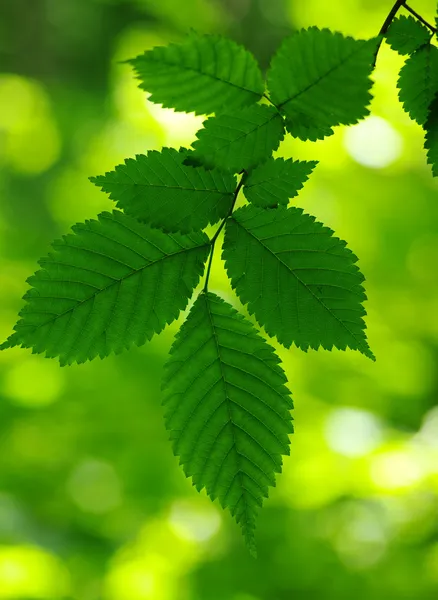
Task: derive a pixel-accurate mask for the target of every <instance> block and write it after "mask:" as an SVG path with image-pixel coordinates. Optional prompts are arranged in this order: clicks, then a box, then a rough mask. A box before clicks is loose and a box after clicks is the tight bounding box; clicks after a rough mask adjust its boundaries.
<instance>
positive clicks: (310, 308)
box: [223, 206, 374, 358]
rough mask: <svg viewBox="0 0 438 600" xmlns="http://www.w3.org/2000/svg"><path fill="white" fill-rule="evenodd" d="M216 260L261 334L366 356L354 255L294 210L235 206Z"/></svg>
mask: <svg viewBox="0 0 438 600" xmlns="http://www.w3.org/2000/svg"><path fill="white" fill-rule="evenodd" d="M223 258H224V260H225V266H226V269H227V272H228V276H229V277H230V279H231V284H232V286H233V288H234V289H235V290H236V293H237V295H238V296H239V298H240V299H241V301H242V302H243V303H244V304H248V310H249V312H250V313H251V314H254V315H255V317H256V319H257V321H258V322H259V324H260V325H261V326H264V327H265V329H266V331H267V333H268V334H269V335H271V336H276V337H277V339H278V341H279V342H280V343H281V344H283V345H284V346H286V348H289V347H290V346H291V344H292V343H295V344H296V346H297V347H298V348H301V349H302V350H305V351H306V350H308V348H314V349H315V350H316V349H318V348H319V347H320V346H322V347H323V348H325V349H327V350H331V349H332V347H333V346H335V347H336V348H339V349H341V350H345V349H346V348H347V347H348V348H352V349H353V350H360V351H361V352H362V353H363V354H365V355H366V356H368V357H370V358H374V356H373V354H372V352H371V351H370V349H369V347H368V344H367V341H366V337H365V333H364V329H365V323H364V321H363V319H362V317H363V316H364V315H365V314H366V313H365V309H364V308H363V307H362V304H361V303H362V302H363V301H364V300H365V299H366V296H365V292H364V289H363V287H362V282H363V280H364V277H363V275H362V274H361V273H360V271H359V269H358V268H357V266H356V265H355V263H356V261H357V258H356V256H355V255H354V254H353V253H352V252H351V251H350V250H348V249H347V248H346V244H345V242H343V241H341V240H339V239H338V238H336V237H333V232H332V231H331V230H330V229H328V228H327V227H324V226H323V225H322V224H321V223H318V222H317V221H315V219H314V217H311V216H309V215H306V214H303V211H302V210H301V209H298V208H288V209H286V208H283V207H279V208H275V209H262V208H258V207H255V206H245V207H243V208H240V209H239V210H237V211H236V212H235V213H233V216H232V217H231V218H230V219H228V221H227V227H226V231H225V241H224V250H223Z"/></svg>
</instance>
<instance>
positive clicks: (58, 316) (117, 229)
mask: <svg viewBox="0 0 438 600" xmlns="http://www.w3.org/2000/svg"><path fill="white" fill-rule="evenodd" d="M72 229H73V232H74V233H73V234H69V235H66V236H64V237H63V238H62V240H59V241H56V242H55V243H54V244H53V249H54V252H53V253H52V254H49V256H48V257H47V258H44V259H42V260H41V261H40V265H41V267H42V269H41V270H40V271H37V272H36V273H35V275H33V276H32V277H30V278H29V280H28V281H29V283H30V285H31V286H32V287H31V289H30V290H29V291H28V292H27V294H26V295H25V296H24V299H25V300H26V305H25V306H24V308H23V309H22V311H21V312H20V317H21V320H20V321H18V323H17V325H16V326H15V333H14V334H13V335H12V336H11V337H10V338H9V340H7V341H6V342H5V343H4V344H3V345H2V347H1V349H3V350H4V349H6V348H10V347H12V346H22V347H24V348H32V349H33V352H34V353H43V352H45V353H46V356H47V357H50V358H53V357H55V356H59V358H60V362H61V364H62V365H66V364H72V363H73V362H77V363H82V362H85V361H86V360H91V359H93V358H95V357H97V356H100V357H101V358H103V357H105V356H108V355H109V354H110V353H111V352H116V353H119V352H121V351H122V350H124V349H125V348H128V347H129V346H131V345H132V344H137V345H138V346H140V345H142V344H144V343H145V342H146V341H147V340H149V339H150V338H151V337H152V336H153V334H154V333H159V332H160V331H161V330H162V329H163V328H164V327H165V325H166V324H167V323H171V322H172V321H173V320H174V319H176V318H177V317H178V315H179V312H180V311H181V310H183V309H184V308H185V307H186V306H187V302H188V300H189V298H190V296H191V295H192V293H193V290H194V288H195V287H196V285H197V283H198V281H199V278H200V276H201V274H202V272H203V270H204V263H205V261H206V259H207V256H208V253H209V248H210V245H209V240H208V238H207V236H206V235H205V234H203V233H196V234H192V235H187V236H183V235H181V234H177V233H175V234H173V235H166V234H165V233H163V232H162V231H160V230H159V229H152V228H151V227H149V226H147V225H143V224H141V223H139V222H138V221H136V220H134V219H132V218H131V217H128V216H126V215H124V214H123V213H121V212H119V211H115V212H113V213H102V214H101V215H99V220H98V221H94V220H93V221H86V222H85V223H79V224H77V225H75V226H74V227H73V228H72Z"/></svg>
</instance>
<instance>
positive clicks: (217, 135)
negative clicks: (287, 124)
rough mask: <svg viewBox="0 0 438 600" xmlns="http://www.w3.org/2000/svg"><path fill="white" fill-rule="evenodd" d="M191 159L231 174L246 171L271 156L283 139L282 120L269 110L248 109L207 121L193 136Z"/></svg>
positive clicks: (265, 107)
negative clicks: (194, 138) (194, 139)
mask: <svg viewBox="0 0 438 600" xmlns="http://www.w3.org/2000/svg"><path fill="white" fill-rule="evenodd" d="M196 135H197V137H198V139H197V141H196V142H194V143H193V148H194V153H193V157H194V158H195V159H198V160H199V161H201V162H202V163H203V164H205V165H206V166H207V167H214V166H217V167H220V168H222V169H228V170H230V171H233V172H240V171H242V170H243V169H250V168H252V167H254V166H256V165H257V164H259V163H260V162H262V161H263V160H265V159H266V158H267V157H268V156H270V155H271V154H272V152H273V151H274V150H276V149H277V148H278V146H279V144H280V142H281V140H282V139H283V136H284V127H283V119H282V118H281V116H280V114H279V113H278V111H277V110H276V109H275V108H273V107H272V106H265V105H262V104H259V105H256V106H250V107H249V108H245V109H243V110H240V111H237V112H236V113H231V112H230V113H226V114H223V115H219V116H218V117H211V118H210V119H207V121H206V122H205V123H204V127H203V128H202V129H200V130H199V131H198V133H197V134H196Z"/></svg>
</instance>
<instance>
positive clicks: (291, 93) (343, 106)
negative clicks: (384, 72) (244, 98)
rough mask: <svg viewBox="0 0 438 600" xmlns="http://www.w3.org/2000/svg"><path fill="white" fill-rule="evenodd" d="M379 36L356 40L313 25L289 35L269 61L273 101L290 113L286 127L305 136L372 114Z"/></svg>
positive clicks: (323, 133) (313, 137) (321, 133)
mask: <svg viewBox="0 0 438 600" xmlns="http://www.w3.org/2000/svg"><path fill="white" fill-rule="evenodd" d="M376 48H377V40H376V39H372V40H368V41H364V40H355V39H353V38H351V37H345V36H343V35H342V34H341V33H337V32H336V33H334V32H332V31H330V30H329V29H322V30H320V29H318V28H317V27H310V28H309V29H304V30H301V31H299V32H297V33H294V34H293V35H291V36H290V37H288V38H287V39H286V40H285V41H284V42H283V44H282V45H281V47H280V49H279V50H278V52H277V53H276V55H275V56H274V58H273V59H272V62H271V67H270V69H269V72H268V88H269V91H270V95H271V100H272V101H273V102H274V103H275V104H276V106H277V107H278V108H279V109H280V110H281V111H282V112H283V113H284V114H285V115H286V118H287V120H286V128H287V130H288V131H289V132H290V133H291V134H292V135H294V136H296V137H299V138H301V139H303V140H306V139H310V140H317V139H321V138H323V137H325V136H327V135H331V134H332V133H333V130H332V127H334V126H335V125H341V124H343V125H352V124H353V123H357V121H359V120H360V119H363V118H364V117H365V116H366V115H368V114H369V110H368V105H369V103H370V100H371V94H370V88H371V85H372V82H371V79H370V75H371V72H372V69H373V62H374V57H375V53H376Z"/></svg>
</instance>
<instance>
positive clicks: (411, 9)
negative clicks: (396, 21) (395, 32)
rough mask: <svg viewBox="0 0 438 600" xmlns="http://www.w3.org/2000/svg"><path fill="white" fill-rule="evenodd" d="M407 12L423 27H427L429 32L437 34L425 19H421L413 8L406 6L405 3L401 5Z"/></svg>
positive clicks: (434, 28)
mask: <svg viewBox="0 0 438 600" xmlns="http://www.w3.org/2000/svg"><path fill="white" fill-rule="evenodd" d="M403 6H404V7H405V8H406V10H407V11H409V12H410V13H411V15H413V16H414V17H415V18H416V19H418V20H419V21H421V22H422V23H423V25H426V27H428V28H429V29H430V30H431V31H433V32H434V33H436V32H437V29H436V27H434V26H433V25H431V24H430V23H428V22H427V21H426V19H423V17H422V16H421V15H420V14H418V13H417V11H416V10H414V9H413V8H411V7H410V6H408V5H407V4H406V2H405V3H404V5H403Z"/></svg>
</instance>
